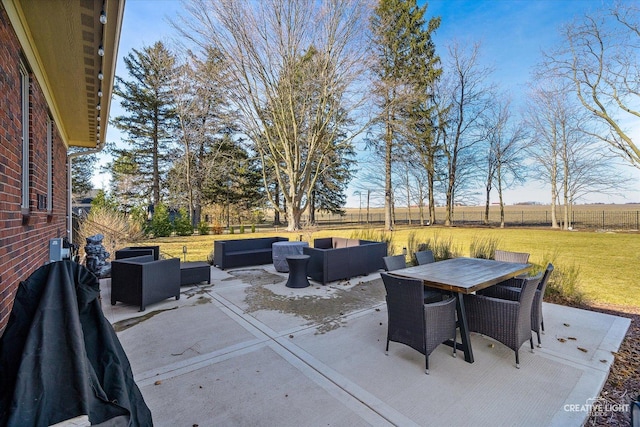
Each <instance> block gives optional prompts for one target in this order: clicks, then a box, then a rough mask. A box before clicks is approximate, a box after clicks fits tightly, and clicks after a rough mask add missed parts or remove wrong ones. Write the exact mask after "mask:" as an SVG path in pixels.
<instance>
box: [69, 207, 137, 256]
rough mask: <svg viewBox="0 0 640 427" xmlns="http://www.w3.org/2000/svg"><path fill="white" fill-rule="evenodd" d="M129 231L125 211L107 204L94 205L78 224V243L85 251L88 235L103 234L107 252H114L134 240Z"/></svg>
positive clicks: (103, 242)
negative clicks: (119, 210)
mask: <svg viewBox="0 0 640 427" xmlns="http://www.w3.org/2000/svg"><path fill="white" fill-rule="evenodd" d="M128 231H129V223H128V221H127V217H126V216H125V215H124V214H123V213H121V212H118V211H117V210H115V209H113V208H111V207H108V206H105V205H99V206H92V207H91V210H90V211H89V214H88V215H87V217H86V218H84V219H83V220H81V221H80V223H79V225H78V232H77V233H76V236H77V237H76V238H77V240H76V244H78V246H79V247H80V249H81V251H84V247H85V245H86V242H87V241H86V239H87V237H89V236H94V235H96V234H102V235H103V236H104V239H102V245H103V246H104V247H105V249H106V250H107V252H109V253H110V254H114V251H115V250H116V249H117V248H121V247H123V246H125V242H129V241H131V240H132V239H130V236H129V235H128Z"/></svg>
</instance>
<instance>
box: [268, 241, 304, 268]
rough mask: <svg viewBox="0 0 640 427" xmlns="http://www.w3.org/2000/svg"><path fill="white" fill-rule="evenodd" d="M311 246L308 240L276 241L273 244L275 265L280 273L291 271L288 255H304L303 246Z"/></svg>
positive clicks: (272, 251) (272, 252) (272, 250)
mask: <svg viewBox="0 0 640 427" xmlns="http://www.w3.org/2000/svg"><path fill="white" fill-rule="evenodd" d="M307 246H309V243H307V242H274V243H273V244H272V245H271V254H272V255H271V256H272V258H273V266H274V267H275V268H276V271H279V272H280V273H287V272H289V265H288V264H287V256H288V255H302V248H304V247H307Z"/></svg>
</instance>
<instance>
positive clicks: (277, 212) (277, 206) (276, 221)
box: [273, 183, 282, 225]
mask: <svg viewBox="0 0 640 427" xmlns="http://www.w3.org/2000/svg"><path fill="white" fill-rule="evenodd" d="M273 192H274V196H273V197H274V201H275V206H274V209H273V225H282V222H280V188H279V186H278V184H277V183H276V187H275V189H274V191H273Z"/></svg>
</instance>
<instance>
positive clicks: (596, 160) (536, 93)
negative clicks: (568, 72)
mask: <svg viewBox="0 0 640 427" xmlns="http://www.w3.org/2000/svg"><path fill="white" fill-rule="evenodd" d="M555 83H559V82H558V81H555ZM544 86H545V88H544V89H543V88H541V87H537V88H535V89H534V90H533V91H532V93H531V95H530V99H531V100H532V101H531V104H530V105H529V115H528V124H529V126H530V127H531V133H532V135H534V136H533V137H532V139H531V142H532V144H531V146H530V149H529V153H530V155H531V157H532V158H533V159H535V162H536V164H537V168H536V171H537V174H536V176H537V177H538V178H539V179H543V180H545V181H546V182H548V183H549V184H550V185H551V224H552V227H554V228H559V224H558V220H557V213H556V207H557V205H558V204H559V203H560V204H561V205H562V208H563V209H562V228H563V229H569V228H571V226H572V224H571V221H572V220H571V218H572V215H571V212H572V208H573V204H574V203H575V202H576V201H577V200H579V199H580V198H581V197H584V196H586V195H589V194H594V193H600V194H613V193H620V192H621V191H623V189H624V188H626V186H627V184H626V182H627V181H628V180H627V179H626V177H624V176H623V175H621V174H620V172H619V171H618V170H616V169H615V166H616V165H615V162H613V161H612V159H611V156H603V155H602V152H601V150H600V149H599V147H598V141H597V140H596V139H595V138H594V137H593V133H594V132H593V130H592V129H591V128H590V126H591V123H592V122H591V120H590V118H591V117H590V115H589V114H588V112H587V111H585V110H584V109H582V108H581V107H580V106H579V105H577V104H576V102H577V101H574V100H575V98H572V97H571V92H569V91H567V90H566V87H563V86H562V85H556V86H554V80H550V79H545V81H544Z"/></svg>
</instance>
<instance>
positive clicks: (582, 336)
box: [101, 265, 630, 427]
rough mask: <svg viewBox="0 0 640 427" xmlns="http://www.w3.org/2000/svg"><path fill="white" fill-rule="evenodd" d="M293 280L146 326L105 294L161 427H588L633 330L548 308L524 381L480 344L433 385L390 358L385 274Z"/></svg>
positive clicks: (418, 361)
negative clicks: (299, 284)
mask: <svg viewBox="0 0 640 427" xmlns="http://www.w3.org/2000/svg"><path fill="white" fill-rule="evenodd" d="M286 278H287V274H286V273H278V272H276V271H275V269H274V268H273V266H271V265H265V266H256V267H250V268H243V269H236V270H230V271H221V270H218V269H217V268H212V269H211V279H212V281H211V285H206V284H202V285H195V286H185V287H183V288H182V295H181V299H180V300H179V301H176V300H174V299H168V300H165V301H164V302H162V303H158V304H153V305H151V306H149V307H147V310H146V311H145V312H142V313H140V312H138V311H137V307H134V306H129V305H125V304H122V303H118V304H117V305H116V306H111V304H110V303H109V287H110V284H109V280H108V279H107V280H104V281H103V282H102V285H101V289H102V300H103V310H104V313H105V316H106V317H107V319H108V320H109V321H110V322H111V323H112V324H113V325H114V327H115V329H116V331H118V336H119V338H120V341H121V343H122V345H123V347H124V348H125V351H126V352H127V355H128V357H129V360H130V362H131V364H132V367H133V370H134V375H135V379H136V381H137V383H138V386H139V387H140V389H141V391H142V394H143V395H144V398H145V401H146V403H147V405H148V406H149V408H150V409H151V412H152V413H153V418H154V423H155V425H158V426H193V425H198V426H200V427H202V426H226V425H239V426H246V425H265V426H267V425H269V426H276V425H277V426H301V425H304V426H320V425H324V426H327V425H333V426H344V425H349V426H360V425H362V426H364V425H398V426H411V425H418V426H421V425H453V426H468V425H474V426H478V425H491V426H496V425H504V426H513V425H531V426H543V425H544V426H579V425H582V424H583V423H584V421H585V420H586V418H587V416H588V409H585V408H587V407H588V405H590V404H592V403H594V398H596V397H597V396H598V394H599V392H600V390H601V388H602V386H603V384H604V381H605V379H606V377H607V373H608V371H609V368H610V366H611V364H612V363H613V359H614V358H613V354H612V352H615V351H616V350H617V349H618V347H619V345H620V343H621V341H622V339H623V338H624V335H625V333H626V331H627V328H628V327H629V323H630V322H629V320H628V319H624V318H619V317H615V316H610V315H605V314H600V313H595V312H590V311H584V310H578V309H574V308H569V307H564V306H559V305H553V304H546V303H545V305H544V308H543V310H544V316H545V327H546V334H545V335H543V336H542V340H543V341H542V344H543V347H542V348H536V350H535V353H533V354H532V353H531V352H530V351H529V350H528V345H527V344H525V345H524V346H523V347H522V348H521V350H520V369H516V368H515V360H514V355H513V352H512V351H511V350H509V349H508V348H507V347H505V346H503V345H501V344H500V343H498V342H496V341H493V340H491V339H489V338H486V337H483V336H480V335H478V334H472V345H473V351H474V357H475V363H473V364H469V363H466V362H465V361H464V359H463V357H462V355H461V354H460V355H459V356H458V357H457V358H454V357H452V354H451V348H449V347H447V346H444V345H441V346H440V347H438V348H437V349H436V350H435V351H434V352H433V353H432V355H431V357H430V358H429V365H430V375H425V373H424V369H423V368H424V356H422V355H421V354H419V353H418V352H416V351H414V350H412V349H410V348H409V347H406V346H404V345H401V344H397V343H391V344H390V349H389V355H388V356H387V355H385V352H384V347H385V341H386V331H387V329H386V328H387V326H386V324H387V314H386V307H385V303H384V294H385V292H384V287H383V285H382V281H381V280H380V275H379V274H377V273H376V274H370V275H368V276H365V277H358V278H355V279H352V280H350V281H348V282H336V283H331V284H329V285H327V286H322V285H319V284H316V283H314V282H311V283H312V286H311V287H308V288H303V289H289V288H286V287H285V286H284V284H285V281H286ZM534 341H535V338H534ZM595 403H596V404H597V403H598V402H595ZM600 403H602V402H600ZM605 403H606V402H605Z"/></svg>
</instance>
